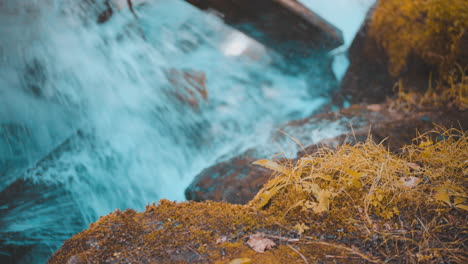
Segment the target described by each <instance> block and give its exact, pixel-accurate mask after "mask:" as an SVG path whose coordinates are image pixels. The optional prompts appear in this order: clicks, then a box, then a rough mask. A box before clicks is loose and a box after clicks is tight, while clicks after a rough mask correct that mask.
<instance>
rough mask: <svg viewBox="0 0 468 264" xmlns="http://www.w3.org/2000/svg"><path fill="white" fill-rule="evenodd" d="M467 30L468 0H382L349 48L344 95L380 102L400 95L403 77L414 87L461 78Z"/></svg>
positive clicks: (467, 62)
mask: <svg viewBox="0 0 468 264" xmlns="http://www.w3.org/2000/svg"><path fill="white" fill-rule="evenodd" d="M467 29H468V2H467V1H465V0H454V1H446V0H432V1H426V0H412V1H400V0H386V1H378V2H377V3H376V4H375V6H374V7H373V8H372V9H371V10H370V11H369V13H368V15H367V19H366V21H365V22H364V24H363V26H362V27H361V29H360V31H359V32H358V34H357V35H356V38H355V39H354V41H353V43H352V45H351V47H350V49H349V59H350V67H349V68H348V71H347V73H346V75H345V77H344V79H343V81H342V84H341V91H342V95H344V96H345V97H346V98H348V99H349V100H351V102H353V103H361V102H367V103H377V102H383V101H384V100H385V99H386V98H387V97H392V96H394V95H396V94H397V92H398V89H395V84H396V83H397V82H398V81H401V83H402V84H403V86H404V87H405V89H406V90H407V91H413V92H414V91H416V92H425V91H426V90H427V89H429V87H431V86H432V87H438V85H441V87H447V86H446V85H445V84H446V82H447V80H448V79H450V78H452V79H453V78H454V79H457V81H459V80H460V78H461V76H463V74H464V73H465V72H466V71H467V70H468V50H467V49H466V47H467V46H468V30H467ZM428 84H429V85H428Z"/></svg>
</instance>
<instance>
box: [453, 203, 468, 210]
mask: <svg viewBox="0 0 468 264" xmlns="http://www.w3.org/2000/svg"><path fill="white" fill-rule="evenodd" d="M455 207H456V208H460V209H463V210H465V211H468V205H464V204H457V205H455Z"/></svg>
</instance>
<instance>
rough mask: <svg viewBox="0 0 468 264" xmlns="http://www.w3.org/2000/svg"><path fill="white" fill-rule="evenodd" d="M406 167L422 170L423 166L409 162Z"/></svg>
mask: <svg viewBox="0 0 468 264" xmlns="http://www.w3.org/2000/svg"><path fill="white" fill-rule="evenodd" d="M406 165H408V167H410V168H412V169H413V170H419V169H421V166H419V165H418V164H416V163H413V162H407V163H406Z"/></svg>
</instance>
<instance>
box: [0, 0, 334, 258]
mask: <svg viewBox="0 0 468 264" xmlns="http://www.w3.org/2000/svg"><path fill="white" fill-rule="evenodd" d="M106 8H107V7H106V5H105V3H104V1H98V0H82V1H77V0H41V1H35V0H29V1H17V0H0V25H1V26H0V34H1V39H0V260H1V259H2V256H4V257H5V259H8V260H10V259H14V261H16V262H17V263H43V262H45V259H47V258H48V257H49V256H50V255H51V254H52V253H53V251H55V250H56V249H57V248H58V247H59V246H60V245H61V243H62V242H63V241H64V240H66V239H67V238H69V237H70V236H71V235H73V234H75V233H77V232H79V231H81V230H83V229H85V228H86V227H87V225H88V224H89V223H92V222H93V221H96V220H97V219H98V217H99V216H102V215H106V214H108V213H109V212H111V211H114V210H115V209H122V210H124V209H126V208H133V209H136V210H142V209H143V208H144V206H145V205H147V204H148V203H152V202H156V201H158V200H159V199H161V198H166V199H171V200H179V201H180V200H184V197H183V191H184V189H185V187H186V186H187V185H188V184H189V183H190V181H191V180H192V179H193V177H194V176H195V175H196V174H197V173H198V172H200V171H201V170H202V169H204V168H206V167H208V166H211V165H213V164H214V163H215V162H216V161H217V160H219V159H220V158H221V157H223V158H228V157H232V156H234V155H236V154H238V153H241V152H243V151H245V150H246V149H248V148H250V147H252V146H255V145H257V144H261V143H266V140H267V138H268V135H269V133H270V132H271V131H272V129H273V128H274V127H276V126H278V125H280V124H283V123H285V122H287V121H290V120H294V119H299V118H304V117H307V116H309V115H310V114H311V113H313V112H314V111H317V110H318V109H320V107H321V106H323V105H324V104H326V103H327V102H328V101H329V100H330V98H329V94H327V93H326V92H324V91H321V87H320V86H317V85H314V84H313V83H312V84H311V82H310V81H309V79H310V78H311V77H310V76H308V71H307V70H305V71H304V73H303V74H296V75H288V74H286V73H284V72H282V71H281V70H280V69H278V68H277V67H274V66H273V65H272V64H271V61H272V60H273V59H275V56H276V54H275V53H274V52H272V51H270V50H268V49H267V48H265V47H263V46H262V45H261V44H259V43H257V42H255V41H253V40H252V39H250V38H248V37H246V36H245V35H243V34H241V33H239V32H236V31H233V30H232V29H230V28H229V27H227V26H226V25H225V24H223V22H222V21H221V20H220V19H219V18H218V17H217V16H216V15H214V14H209V13H204V12H202V11H199V10H197V9H195V8H194V7H192V6H190V5H189V4H187V3H185V2H184V1H162V0H154V1H150V2H149V3H146V4H145V5H142V6H138V7H135V8H134V9H135V13H133V12H131V10H130V9H128V8H127V9H126V8H122V9H120V10H114V13H113V15H112V17H110V19H109V20H108V21H107V22H105V23H97V21H98V17H99V16H100V15H101V14H103V12H104V11H105V10H106Z"/></svg>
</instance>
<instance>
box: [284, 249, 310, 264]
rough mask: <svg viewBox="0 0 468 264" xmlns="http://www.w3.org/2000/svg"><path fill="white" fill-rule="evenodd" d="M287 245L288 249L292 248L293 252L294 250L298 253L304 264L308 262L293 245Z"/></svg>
mask: <svg viewBox="0 0 468 264" xmlns="http://www.w3.org/2000/svg"><path fill="white" fill-rule="evenodd" d="M288 247H289V248H290V249H292V250H293V251H294V252H296V253H297V254H299V256H301V258H302V259H303V260H304V262H305V263H306V264H309V261H307V259H306V257H305V256H304V255H302V254H301V252H299V250H297V249H295V248H294V247H292V246H291V245H288Z"/></svg>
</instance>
